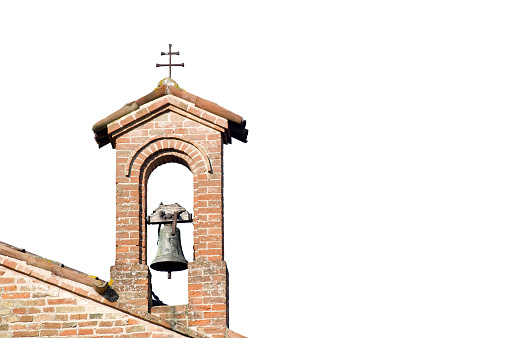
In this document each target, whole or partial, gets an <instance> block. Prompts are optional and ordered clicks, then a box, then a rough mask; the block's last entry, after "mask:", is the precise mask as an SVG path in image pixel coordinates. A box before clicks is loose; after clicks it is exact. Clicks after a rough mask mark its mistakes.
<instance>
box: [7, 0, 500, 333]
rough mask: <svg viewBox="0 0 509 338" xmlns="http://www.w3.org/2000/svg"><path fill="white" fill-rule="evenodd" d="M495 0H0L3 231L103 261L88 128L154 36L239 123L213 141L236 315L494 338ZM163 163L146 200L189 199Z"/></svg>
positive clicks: (107, 179)
mask: <svg viewBox="0 0 509 338" xmlns="http://www.w3.org/2000/svg"><path fill="white" fill-rule="evenodd" d="M508 9H509V8H508V5H507V4H506V2H505V1H448V0H441V1H419V2H417V1H338V2H335V4H334V5H332V1H331V2H326V1H312V2H306V3H304V2H300V1H291V2H290V1H272V2H269V1H254V2H223V1H220V2H202V1H192V2H190V1H188V2H185V1H145V2H143V3H142V2H134V1H86V2H80V3H79V4H78V3H77V2H71V1H23V2H21V1H19V2H13V1H3V2H2V3H1V4H0V12H1V17H2V18H1V20H0V32H1V33H0V37H1V38H0V39H1V40H0V42H1V43H0V48H1V59H0V61H1V62H0V95H1V97H0V102H1V106H0V107H1V110H2V114H1V126H2V131H1V133H0V142H1V143H0V144H1V145H2V148H1V149H2V152H1V166H0V175H1V178H2V197H3V198H2V202H1V208H2V209H1V212H2V223H1V226H2V232H1V236H0V237H1V238H0V240H1V241H4V242H7V243H9V244H12V245H15V246H19V247H23V248H25V249H27V250H28V251H31V252H34V253H37V254H39V255H41V256H44V257H47V258H49V259H54V260H58V261H61V262H62V263H64V264H66V265H68V266H71V267H73V268H76V269H79V270H81V271H84V272H87V273H89V274H93V275H98V276H99V277H101V278H109V267H110V266H111V265H113V263H114V249H115V234H114V230H115V214H114V211H115V184H114V177H115V165H114V161H115V154H114V151H113V150H112V149H111V147H110V146H106V147H104V148H102V149H97V145H96V144H95V141H94V139H93V133H92V130H91V127H92V125H93V124H94V123H95V122H97V121H98V120H100V119H102V118H104V117H105V116H107V115H109V114H111V113H112V112H114V111H116V110H117V109H119V108H120V107H122V106H123V105H124V104H125V103H127V102H131V101H133V100H136V99H138V98H139V97H141V96H143V95H145V94H147V93H149V92H150V91H151V90H152V89H154V88H155V86H156V85H157V83H158V81H159V80H161V79H162V78H164V77H165V76H167V69H166V68H155V63H158V62H159V63H166V62H167V59H166V57H161V56H160V52H161V51H167V48H168V43H172V44H173V46H174V49H173V50H174V51H180V56H178V57H175V58H174V59H173V61H174V62H177V63H180V62H184V63H185V68H175V70H174V71H173V77H174V78H175V80H176V81H177V82H178V83H179V85H180V86H182V87H183V88H184V89H186V90H187V91H189V92H191V93H193V94H196V95H198V96H201V97H203V98H205V99H207V100H211V101H213V102H216V103H218V104H219V105H221V106H223V107H225V108H227V109H229V110H231V111H233V112H235V113H237V114H239V115H241V116H243V117H244V118H245V119H246V120H247V127H248V129H249V130H250V134H249V137H248V139H249V142H248V143H247V144H243V143H240V142H236V141H234V142H233V144H231V145H227V146H226V147H225V237H226V238H225V252H226V257H225V260H226V262H227V263H228V267H229V271H230V327H231V328H232V329H233V330H235V331H237V332H239V333H241V334H244V335H246V336H248V337H250V338H254V337H310V336H312V337H315V336H328V337H348V338H350V337H352V338H354V337H363V338H364V337H366V338H367V337H369V338H371V337H391V338H395V337H405V338H406V337H462V338H464V337H507V335H508V334H509V327H508V325H507V318H508V315H509V310H508V309H509V307H508V304H509V302H508V301H509V294H508V290H509V288H508V285H509V284H508V282H509V273H508V258H509V249H508V235H509V231H508V227H507V226H508V217H507V205H508V202H509V201H508V191H509V190H508V185H509V182H508V179H507V177H508V173H509V171H508V169H509V161H508V157H507V146H508V122H509V119H508V117H507V116H508V115H507V114H508V89H509V66H508V64H509V61H508V60H509V48H508V33H509V29H508V28H509V23H508V22H509V21H508V20H507V18H508V15H509V12H508ZM162 168H164V167H161V169H158V170H157V171H156V172H154V175H155V174H158V175H160V176H161V175H162V176H163V177H164V179H160V181H159V183H154V182H156V178H155V176H154V177H153V178H152V181H151V182H150V184H151V185H154V184H155V186H156V187H158V188H150V189H151V190H150V191H149V198H151V199H152V202H150V203H151V205H153V207H154V208H155V206H157V204H158V203H159V202H161V201H163V202H165V203H173V202H177V201H181V203H182V204H183V205H184V206H185V207H187V208H188V209H190V208H192V206H191V205H189V204H186V203H187V202H183V201H184V200H186V198H187V197H185V196H183V195H180V193H179V194H177V195H173V193H174V192H173V191H172V190H171V187H172V186H173V184H174V182H175V181H181V180H184V182H185V177H186V176H185V171H184V173H177V174H176V176H175V177H177V176H178V177H181V178H178V179H176V178H175V179H174V178H173V176H172V175H169V177H168V175H166V176H165V175H164V174H159V171H160V172H163V169H162ZM179 175H181V176H179ZM182 175H183V176H182ZM188 176H189V175H188ZM182 177H184V178H182ZM189 177H190V176H189ZM158 189H159V190H160V191H162V192H160V195H157V194H158V193H157V192H155V191H157V190H158ZM183 190H186V189H185V188H183ZM152 191H154V193H153V196H151V195H150V194H152ZM176 191H177V192H178V191H180V190H176ZM149 208H152V206H149ZM185 227H189V225H181V228H185ZM153 252H154V251H153V250H152V253H153ZM149 255H150V253H149ZM186 257H187V258H188V259H190V256H189V255H188V254H186ZM175 275H177V273H175ZM175 278H176V277H175ZM161 288H163V287H160V289H161ZM170 289H171V288H170ZM156 291H157V290H156ZM161 291H162V290H161ZM165 292H166V291H165Z"/></svg>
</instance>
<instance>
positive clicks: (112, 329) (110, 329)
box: [95, 327, 124, 334]
mask: <svg viewBox="0 0 509 338" xmlns="http://www.w3.org/2000/svg"><path fill="white" fill-rule="evenodd" d="M122 331H124V330H123V329H122V328H121V327H107V328H96V329H95V333H98V334H103V333H120V332H122Z"/></svg>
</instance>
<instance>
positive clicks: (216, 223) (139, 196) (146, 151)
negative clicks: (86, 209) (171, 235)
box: [93, 85, 247, 337]
mask: <svg viewBox="0 0 509 338" xmlns="http://www.w3.org/2000/svg"><path fill="white" fill-rule="evenodd" d="M245 126H246V121H245V120H244V119H243V118H242V117H241V116H239V115H236V114H234V113H232V112H230V111H228V110H226V109H224V108H222V107H220V106H219V105H217V104H215V103H213V102H210V101H207V100H204V99H202V98H200V97H197V96H195V95H192V94H190V93H188V92H185V91H183V90H180V89H178V88H176V87H175V86H171V85H162V86H160V87H158V88H157V89H156V90H154V91H153V92H151V93H150V94H148V95H146V96H144V97H142V98H140V99H139V100H137V101H134V102H131V103H129V104H127V105H125V106H124V107H122V108H121V109H120V110H118V111H117V112H115V113H113V114H111V115H109V116H108V117H106V118H104V119H103V120H101V121H99V122H97V123H96V124H95V125H94V126H93V131H94V133H95V140H96V142H97V143H98V145H99V147H102V146H104V145H106V144H108V143H110V144H111V145H112V147H113V148H114V149H115V150H116V152H115V153H116V258H115V265H113V266H112V267H111V278H112V279H113V280H114V285H113V288H114V290H115V291H116V292H117V293H118V295H119V300H118V302H119V303H123V304H125V305H127V306H130V307H132V308H133V309H135V310H136V311H142V312H150V313H152V314H154V315H157V316H160V317H161V318H163V319H167V320H170V321H175V322H178V323H181V324H182V325H185V326H188V327H190V328H193V329H196V330H197V331H199V332H203V333H204V334H206V335H210V336H212V337H225V336H228V337H242V336H240V335H238V334H236V333H233V332H232V331H230V330H228V270H227V267H226V262H225V261H224V243H223V145H225V144H229V143H231V141H232V139H237V140H240V141H242V142H247V129H246V128H245ZM170 162H176V163H179V164H181V165H183V166H185V167H187V168H188V169H189V170H190V171H191V172H192V175H193V191H194V205H193V209H194V210H193V214H194V218H193V227H194V244H193V249H194V259H193V261H192V262H191V261H190V262H189V264H188V276H189V279H188V304H185V305H176V306H164V307H154V306H152V304H151V302H150V299H151V285H150V272H149V268H148V265H147V254H146V251H147V243H146V239H147V223H146V216H147V215H148V211H147V205H146V204H147V198H146V196H147V190H146V189H147V182H148V179H149V176H150V174H151V173H152V172H153V171H154V170H155V169H156V168H157V167H158V166H160V165H162V164H165V163H170Z"/></svg>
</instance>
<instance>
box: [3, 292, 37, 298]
mask: <svg viewBox="0 0 509 338" xmlns="http://www.w3.org/2000/svg"><path fill="white" fill-rule="evenodd" d="M28 297H30V293H28V292H22V293H5V294H3V295H2V298H3V299H19V298H28Z"/></svg>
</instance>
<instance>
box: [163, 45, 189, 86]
mask: <svg viewBox="0 0 509 338" xmlns="http://www.w3.org/2000/svg"><path fill="white" fill-rule="evenodd" d="M161 55H169V56H170V62H169V63H167V64H160V63H156V67H164V66H168V68H169V69H170V79H171V67H176V66H180V67H184V64H183V63H171V56H172V55H180V52H172V51H171V43H170V51H169V52H168V53H165V52H161Z"/></svg>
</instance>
